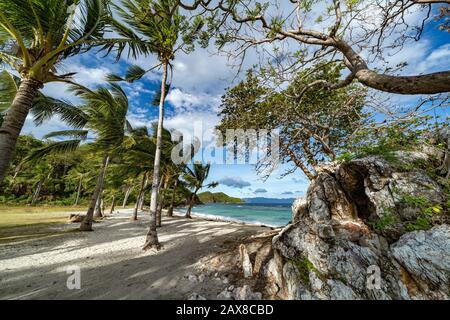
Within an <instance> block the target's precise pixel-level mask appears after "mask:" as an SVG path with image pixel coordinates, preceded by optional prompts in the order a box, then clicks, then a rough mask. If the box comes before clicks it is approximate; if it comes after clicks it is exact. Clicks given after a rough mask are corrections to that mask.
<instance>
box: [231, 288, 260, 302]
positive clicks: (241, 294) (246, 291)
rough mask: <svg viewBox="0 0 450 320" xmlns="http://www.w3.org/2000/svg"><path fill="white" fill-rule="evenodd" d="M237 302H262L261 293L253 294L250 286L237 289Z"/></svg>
mask: <svg viewBox="0 0 450 320" xmlns="http://www.w3.org/2000/svg"><path fill="white" fill-rule="evenodd" d="M234 298H235V300H261V299H262V293H261V292H253V291H252V289H251V288H250V286H249V285H247V284H246V285H244V286H243V287H240V288H236V289H235V290H234Z"/></svg>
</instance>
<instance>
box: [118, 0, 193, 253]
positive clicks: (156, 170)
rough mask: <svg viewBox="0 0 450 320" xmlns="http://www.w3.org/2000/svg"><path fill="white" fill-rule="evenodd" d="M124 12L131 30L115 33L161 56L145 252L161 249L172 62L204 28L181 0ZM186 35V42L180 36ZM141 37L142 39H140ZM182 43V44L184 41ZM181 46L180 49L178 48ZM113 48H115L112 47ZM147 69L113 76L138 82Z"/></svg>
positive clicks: (154, 0) (150, 0)
mask: <svg viewBox="0 0 450 320" xmlns="http://www.w3.org/2000/svg"><path fill="white" fill-rule="evenodd" d="M121 4H122V6H123V7H124V8H126V9H123V8H121V7H119V6H117V5H113V7H114V8H115V9H116V11H117V13H118V14H119V15H120V17H121V18H122V20H123V21H124V22H125V24H126V25H128V26H129V27H130V28H128V27H126V26H124V25H121V24H119V23H118V22H116V23H115V25H114V26H115V31H116V32H117V33H119V34H121V35H124V36H126V37H127V38H131V39H134V38H139V37H140V36H143V37H141V39H142V42H143V43H144V44H145V46H146V48H147V50H148V51H150V52H152V53H154V54H156V55H157V57H158V60H159V64H158V65H157V66H156V67H159V66H162V81H161V90H160V93H159V118H158V128H157V131H156V133H157V139H156V152H155V158H154V166H153V178H152V184H151V186H152V192H151V201H150V226H149V231H148V233H147V237H146V241H145V244H144V247H143V249H144V250H147V249H150V248H156V249H159V248H160V244H159V240H158V234H157V231H156V227H157V205H158V188H159V185H160V171H161V147H162V135H163V125H164V101H165V98H166V96H167V93H168V89H169V88H170V83H168V81H167V79H168V71H169V68H170V70H172V67H171V61H172V60H173V59H174V58H175V54H176V52H177V51H178V50H182V49H185V48H186V46H190V47H192V43H193V40H194V39H195V37H196V35H197V34H198V32H199V30H200V29H201V27H202V22H201V19H200V18H197V19H195V21H194V23H193V24H192V25H191V26H190V25H189V23H188V22H187V20H186V19H185V17H184V16H182V15H181V14H180V13H179V1H178V0H122V1H121ZM181 33H182V34H183V37H182V39H179V38H180V37H179V35H180V34H181ZM137 34H139V35H140V36H137ZM180 40H181V41H180ZM177 45H178V47H177ZM110 48H111V47H110ZM154 69H155V67H154V68H151V69H150V70H143V69H142V68H140V67H138V66H132V67H131V68H130V69H129V70H128V72H127V75H126V76H125V78H124V79H122V78H120V77H117V76H112V78H113V79H115V80H117V81H121V80H127V81H135V80H138V79H140V78H141V77H143V76H144V74H145V73H147V72H149V71H151V70H154Z"/></svg>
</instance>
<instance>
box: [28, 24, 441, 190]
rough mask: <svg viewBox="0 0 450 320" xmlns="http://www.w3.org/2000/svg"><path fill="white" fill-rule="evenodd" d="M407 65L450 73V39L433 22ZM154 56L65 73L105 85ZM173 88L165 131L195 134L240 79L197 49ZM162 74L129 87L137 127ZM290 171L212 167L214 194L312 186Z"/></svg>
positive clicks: (58, 92) (403, 55) (150, 112)
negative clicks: (266, 176)
mask: <svg viewBox="0 0 450 320" xmlns="http://www.w3.org/2000/svg"><path fill="white" fill-rule="evenodd" d="M256 61H257V58H256V55H255V54H249V55H248V58H247V60H246V61H245V64H244V67H249V66H251V65H253V64H254V63H255V62H256ZM402 61H408V63H409V65H408V66H407V67H406V68H405V69H404V70H403V71H402V72H401V73H403V74H416V73H428V72H434V71H442V70H447V69H448V68H449V67H450V34H449V33H445V32H442V31H437V30H436V28H435V26H433V23H431V25H430V28H427V31H426V32H425V33H424V34H423V36H422V39H421V40H420V41H419V42H413V43H410V44H408V45H407V46H405V47H404V48H403V50H402V51H401V52H399V53H398V54H396V55H395V56H393V57H390V58H389V62H390V64H391V65H396V64H398V63H399V62H402ZM155 62H156V60H155V58H154V57H142V58H140V59H138V60H137V61H134V60H132V59H122V60H121V61H120V62H118V63H116V62H115V61H114V59H113V58H112V57H103V56H102V55H101V54H95V53H94V52H90V53H87V54H84V55H81V56H78V57H76V58H71V59H69V60H67V61H65V62H64V63H63V64H62V65H61V66H60V69H59V72H60V73H65V72H77V75H76V76H75V80H76V81H78V82H80V83H81V84H83V85H85V86H88V87H93V88H94V87H96V86H99V85H104V84H105V83H106V82H105V80H104V77H105V76H106V75H107V74H108V73H110V72H115V73H124V71H125V70H126V68H127V66H128V65H130V64H134V63H136V64H138V65H140V66H142V67H146V68H148V67H151V66H153V65H154V64H155ZM174 67H175V68H174V78H173V86H172V89H171V91H170V93H169V95H168V98H167V104H166V120H165V126H166V127H167V128H170V129H178V130H185V131H192V130H193V124H194V123H195V122H199V121H200V122H201V123H202V125H203V127H204V129H212V128H214V126H215V125H216V124H217V123H218V121H219V118H218V116H217V113H218V111H219V106H220V97H221V95H222V94H223V93H224V92H225V89H226V88H227V87H231V86H233V85H234V84H236V83H237V81H238V80H239V79H240V78H241V77H242V75H238V77H236V70H235V69H233V68H231V67H230V65H229V63H228V60H227V58H226V57H225V56H221V55H217V54H214V50H213V49H212V48H209V49H197V50H196V51H194V52H193V53H191V54H189V55H185V54H181V55H179V56H178V57H177V58H176V60H175V61H174ZM159 79H160V74H159V71H156V72H153V73H151V74H148V75H147V76H146V77H145V78H144V79H142V80H141V81H139V82H137V83H134V84H124V88H125V90H126V92H127V94H128V96H129V100H130V110H129V120H130V121H131V123H132V124H134V125H136V126H141V125H149V124H150V123H151V122H152V121H154V120H156V118H157V108H155V107H153V106H151V105H150V103H149V102H150V101H151V100H152V95H153V94H154V92H155V91H156V90H157V88H158V87H159ZM44 92H45V93H46V94H48V95H50V96H53V97H55V98H62V99H67V100H70V101H73V102H75V103H76V102H77V100H76V98H74V97H73V96H71V95H70V94H69V93H68V92H67V91H66V90H65V87H64V85H62V84H59V83H51V84H47V85H46V86H45V88H44ZM387 96H389V98H391V102H392V104H393V105H412V104H414V103H416V102H417V100H418V99H420V97H418V96H399V95H387ZM64 128H66V126H65V125H64V124H63V123H62V122H61V121H59V119H52V120H50V121H49V122H48V123H46V124H44V125H43V126H41V127H35V126H34V125H33V123H32V121H31V120H30V119H28V120H27V123H26V125H25V128H24V131H23V133H24V134H32V135H34V136H36V137H42V136H43V135H44V134H46V133H48V132H51V131H54V130H61V129H64ZM287 168H290V167H289V166H286V165H283V166H281V167H280V168H279V169H278V170H276V171H275V172H273V174H272V175H271V176H270V177H269V179H267V180H266V181H262V180H261V177H259V176H258V175H257V174H256V172H255V170H254V168H253V166H251V165H248V164H247V165H243V164H241V165H213V166H212V169H211V175H210V178H209V181H219V182H220V185H219V187H217V188H216V189H215V190H214V191H223V192H225V193H227V194H229V195H232V196H236V197H256V196H264V197H276V198H292V197H298V196H301V195H303V194H304V193H305V191H306V190H307V187H308V181H307V179H306V178H305V177H304V175H303V174H302V173H301V172H300V171H299V170H297V171H296V172H295V173H294V174H292V175H289V176H287V177H284V178H283V179H280V175H281V174H282V173H283V172H284V171H285V170H286V169H287Z"/></svg>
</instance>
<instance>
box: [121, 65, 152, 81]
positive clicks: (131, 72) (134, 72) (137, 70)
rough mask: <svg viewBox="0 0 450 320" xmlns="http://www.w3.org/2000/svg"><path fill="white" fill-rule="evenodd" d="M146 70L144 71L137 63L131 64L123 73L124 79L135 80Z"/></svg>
mask: <svg viewBox="0 0 450 320" xmlns="http://www.w3.org/2000/svg"><path fill="white" fill-rule="evenodd" d="M146 72H147V71H145V70H144V69H142V68H141V67H139V66H138V65H132V66H130V67H129V68H128V70H127V73H126V74H125V80H126V81H128V82H134V81H137V80H139V79H141V78H142V77H143V76H144V75H145V73H146Z"/></svg>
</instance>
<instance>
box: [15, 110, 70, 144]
mask: <svg viewBox="0 0 450 320" xmlns="http://www.w3.org/2000/svg"><path fill="white" fill-rule="evenodd" d="M67 129H69V127H68V126H67V125H66V124H65V123H64V122H63V121H61V120H60V119H59V117H53V118H52V119H50V120H49V121H46V122H45V123H44V124H42V125H41V126H38V127H37V126H36V125H35V124H34V122H33V117H32V116H31V115H29V116H28V117H27V120H26V121H25V124H24V126H23V129H22V133H21V134H22V135H31V136H33V137H35V138H38V139H42V137H43V136H45V135H46V134H48V133H50V132H53V131H61V130H67Z"/></svg>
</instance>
